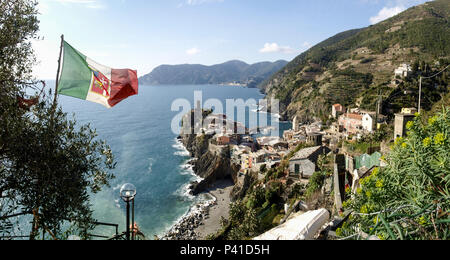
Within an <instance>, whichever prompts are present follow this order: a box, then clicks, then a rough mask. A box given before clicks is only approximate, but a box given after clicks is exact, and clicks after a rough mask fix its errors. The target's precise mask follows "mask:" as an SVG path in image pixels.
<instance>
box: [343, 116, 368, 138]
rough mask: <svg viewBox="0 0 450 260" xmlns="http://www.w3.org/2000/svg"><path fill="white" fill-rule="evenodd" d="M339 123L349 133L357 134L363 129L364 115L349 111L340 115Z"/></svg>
mask: <svg viewBox="0 0 450 260" xmlns="http://www.w3.org/2000/svg"><path fill="white" fill-rule="evenodd" d="M339 125H340V126H342V128H343V130H344V131H346V132H347V133H349V134H357V133H359V132H360V131H361V130H362V129H363V116H362V115H360V114H354V113H347V114H343V115H342V116H340V117H339Z"/></svg>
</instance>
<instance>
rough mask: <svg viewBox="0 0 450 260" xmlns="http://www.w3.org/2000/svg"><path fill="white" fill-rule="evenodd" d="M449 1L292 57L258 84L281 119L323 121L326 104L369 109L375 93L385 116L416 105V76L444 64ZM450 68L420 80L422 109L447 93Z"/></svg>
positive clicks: (449, 36) (449, 53) (449, 49)
mask: <svg viewBox="0 0 450 260" xmlns="http://www.w3.org/2000/svg"><path fill="white" fill-rule="evenodd" d="M449 57H450V1H449V0H435V1H431V2H427V3H425V4H422V5H418V6H415V7H412V8H409V9H408V10H406V11H404V12H402V13H400V14H398V15H396V16H394V17H392V18H390V19H387V20H385V21H382V22H380V23H378V24H375V25H371V26H369V27H366V28H362V29H355V30H350V31H346V32H342V33H339V34H337V35H335V36H333V37H331V38H329V39H327V40H325V41H323V42H321V43H319V44H318V45H316V46H314V47H312V48H311V49H309V50H308V51H306V52H304V53H302V54H301V55H299V56H298V57H296V58H295V59H294V60H293V61H292V62H290V63H289V64H288V65H286V66H285V67H284V69H282V70H281V71H279V72H277V73H276V74H274V75H273V76H272V77H271V78H270V79H269V80H267V81H266V82H264V83H263V84H261V89H262V90H263V91H264V92H265V93H266V94H267V95H268V96H271V97H276V98H278V99H279V100H280V105H281V112H282V114H283V115H284V116H285V118H287V119H292V118H293V117H294V116H295V115H297V116H298V117H299V118H303V119H307V118H311V117H312V116H314V117H317V118H321V119H322V120H327V117H328V115H329V114H330V110H331V106H332V105H333V104H336V103H340V104H342V105H344V106H347V107H348V106H351V107H356V106H359V107H360V108H362V109H370V110H375V107H376V102H377V100H378V98H379V95H380V96H381V97H382V101H383V112H385V113H387V114H392V112H396V111H398V110H399V109H400V108H401V107H410V106H412V107H417V104H418V85H419V83H418V78H419V77H420V75H423V76H431V75H433V73H436V72H437V71H440V70H442V69H443V68H445V67H446V66H447V65H448V64H449V61H450V59H449ZM403 63H407V64H410V65H411V66H412V70H413V71H412V73H411V75H410V77H409V78H406V79H395V76H394V70H395V69H396V68H397V67H399V66H400V65H401V64H403ZM449 76H450V71H448V72H446V73H444V74H442V75H440V76H439V77H438V78H434V79H427V80H425V81H424V83H423V85H424V89H423V92H422V93H423V95H424V96H425V97H424V98H423V99H422V106H423V107H424V108H425V109H431V107H432V106H433V104H434V103H436V102H439V101H440V100H441V99H442V98H443V97H445V96H446V95H447V96H448V93H449V87H448V82H449Z"/></svg>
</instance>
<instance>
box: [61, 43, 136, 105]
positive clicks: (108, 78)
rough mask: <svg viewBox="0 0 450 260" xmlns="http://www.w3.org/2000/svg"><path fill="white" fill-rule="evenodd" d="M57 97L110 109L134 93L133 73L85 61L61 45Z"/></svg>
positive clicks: (65, 44) (72, 50)
mask: <svg viewBox="0 0 450 260" xmlns="http://www.w3.org/2000/svg"><path fill="white" fill-rule="evenodd" d="M61 64H62V67H61V68H60V75H59V81H58V94H61V95H65V96H71V97H75V98H79V99H83V100H88V101H91V102H96V103H99V104H102V105H104V106H105V107H107V108H111V107H113V106H115V105H117V104H118V103H119V102H121V101H122V100H124V99H126V98H128V97H129V96H133V95H137V94H138V88H139V83H138V78H137V72H136V71H135V70H129V69H111V68H109V67H106V66H103V65H101V64H98V63H97V62H95V61H93V60H91V59H89V58H88V57H86V56H85V55H83V54H82V53H80V52H79V51H77V50H76V49H74V48H73V47H72V46H71V45H70V44H68V43H67V42H65V41H64V42H63V62H62V63H61Z"/></svg>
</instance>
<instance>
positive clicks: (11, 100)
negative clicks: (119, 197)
mask: <svg viewBox="0 0 450 260" xmlns="http://www.w3.org/2000/svg"><path fill="white" fill-rule="evenodd" d="M36 5H37V2H36V1H31V0H2V1H1V2H0V11H1V12H0V88H1V90H2V91H0V236H10V235H23V233H22V232H27V231H24V230H20V226H19V225H18V222H19V217H20V216H23V215H30V216H32V217H33V228H32V230H31V232H30V231H28V232H29V233H27V234H29V236H30V239H35V238H36V237H37V236H38V234H40V233H41V232H39V231H45V232H46V233H47V234H50V236H51V237H52V238H55V239H56V238H64V237H65V236H66V234H65V232H64V228H63V226H65V225H66V224H69V225H72V226H73V227H74V229H76V230H77V232H79V235H80V236H81V237H83V238H87V231H88V230H89V229H91V228H92V225H91V224H90V223H92V222H93V218H92V210H91V208H90V196H91V194H93V193H97V192H99V191H100V190H101V188H102V187H103V186H105V185H108V183H109V180H110V179H111V178H113V175H112V174H111V173H110V171H111V170H112V169H114V167H115V163H114V158H113V155H112V152H111V150H110V148H109V146H108V145H106V144H105V143H104V142H103V141H101V140H98V139H97V138H96V136H97V135H96V133H95V131H94V130H93V129H91V128H90V126H89V125H83V126H80V125H77V124H76V122H75V120H69V119H68V118H67V115H66V114H64V113H63V112H62V111H61V109H59V108H57V107H56V106H54V105H53V104H52V100H51V98H50V97H52V95H51V93H47V95H45V94H43V93H44V92H43V91H40V90H39V89H38V88H37V84H36V82H33V81H32V77H31V70H32V66H33V64H34V62H35V58H34V55H33V50H32V48H31V43H30V40H32V39H36V38H37V37H36V32H37V30H38V20H37V10H36ZM33 90H34V91H33ZM30 92H36V93H35V95H34V96H32V97H29V96H27V95H26V93H30ZM19 98H25V99H27V98H28V99H29V98H35V99H34V100H36V104H34V106H32V107H27V106H24V105H23V104H21V103H20V102H18V99H19ZM69 230H72V229H69ZM16 232H20V234H17V233H16Z"/></svg>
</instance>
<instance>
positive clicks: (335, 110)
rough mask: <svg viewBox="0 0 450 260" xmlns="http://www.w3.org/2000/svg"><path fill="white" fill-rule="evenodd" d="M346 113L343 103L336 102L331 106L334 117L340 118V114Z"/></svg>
mask: <svg viewBox="0 0 450 260" xmlns="http://www.w3.org/2000/svg"><path fill="white" fill-rule="evenodd" d="M344 113H345V108H344V106H343V105H341V104H335V105H333V106H332V108H331V115H332V116H333V118H338V117H339V116H340V115H342V114H344Z"/></svg>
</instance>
